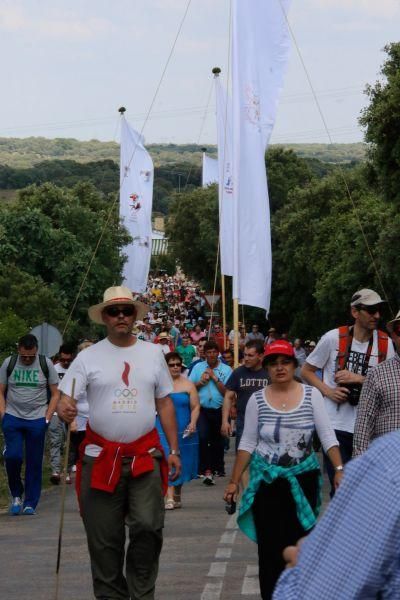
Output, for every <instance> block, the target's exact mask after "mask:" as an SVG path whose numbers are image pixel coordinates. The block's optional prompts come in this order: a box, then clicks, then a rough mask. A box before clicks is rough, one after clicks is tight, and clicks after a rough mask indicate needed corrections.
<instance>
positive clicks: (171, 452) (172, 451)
mask: <svg viewBox="0 0 400 600" xmlns="http://www.w3.org/2000/svg"><path fill="white" fill-rule="evenodd" d="M169 453H170V454H172V456H180V455H181V451H180V450H170V451H169Z"/></svg>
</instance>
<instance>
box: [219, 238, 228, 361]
mask: <svg viewBox="0 0 400 600" xmlns="http://www.w3.org/2000/svg"><path fill="white" fill-rule="evenodd" d="M220 249H221V244H220ZM221 296H222V327H223V330H224V350H226V348H227V343H226V296H225V275H224V274H223V273H222V271H221Z"/></svg>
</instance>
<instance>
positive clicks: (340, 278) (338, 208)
mask: <svg viewBox="0 0 400 600" xmlns="http://www.w3.org/2000/svg"><path fill="white" fill-rule="evenodd" d="M347 181H348V185H349V188H350V191H351V193H352V197H353V200H354V203H355V208H354V207H353V205H352V204H351V202H350V200H349V198H348V195H347V193H346V189H345V187H344V185H343V180H342V178H341V176H340V175H339V174H338V173H335V174H332V175H330V176H328V177H325V178H323V179H322V180H320V181H314V182H313V184H312V185H311V186H308V187H307V188H304V189H296V190H294V191H293V192H292V193H291V194H290V195H289V202H288V204H287V205H286V206H285V207H283V208H282V209H281V210H280V211H279V212H278V213H277V214H276V215H275V218H274V220H273V248H274V261H273V293H272V299H273V300H272V307H271V313H272V318H273V320H274V323H277V324H284V326H283V325H282V328H286V329H290V330H291V331H292V332H293V333H294V334H296V335H300V336H306V335H307V336H309V335H311V334H312V335H318V334H320V333H321V332H323V331H325V330H326V329H329V328H330V327H334V326H336V325H337V324H338V323H340V322H343V323H345V322H346V321H347V320H348V315H349V308H348V307H349V297H350V296H351V294H352V293H353V292H354V291H356V290H357V289H360V288H363V287H369V288H374V289H376V290H378V291H379V292H381V293H382V289H381V287H380V282H379V280H378V278H377V275H376V271H375V269H374V266H373V264H372V260H371V256H370V254H369V251H368V249H367V247H366V244H365V241H364V238H363V236H362V234H361V231H360V227H359V220H360V221H361V223H362V226H363V229H364V232H365V235H366V238H367V240H368V245H369V248H370V249H371V251H372V253H373V255H374V256H375V259H376V265H377V267H378V270H379V271H380V272H382V271H383V270H384V263H383V261H382V258H381V257H383V255H384V252H382V251H381V249H380V248H381V247H382V241H383V239H386V236H387V235H388V229H389V230H390V229H391V227H392V225H391V224H392V221H393V209H392V207H391V206H390V205H388V204H386V203H385V202H384V201H383V200H382V199H381V198H380V196H379V195H378V194H377V193H376V192H374V191H373V190H372V191H371V190H369V189H368V186H367V182H366V179H365V173H364V171H363V170H362V169H359V170H356V171H354V172H351V173H350V174H348V176H347ZM384 232H385V233H384ZM396 285H397V284H396ZM387 292H388V294H389V297H393V294H394V292H395V289H394V286H393V284H392V285H391V286H388V288H387Z"/></svg>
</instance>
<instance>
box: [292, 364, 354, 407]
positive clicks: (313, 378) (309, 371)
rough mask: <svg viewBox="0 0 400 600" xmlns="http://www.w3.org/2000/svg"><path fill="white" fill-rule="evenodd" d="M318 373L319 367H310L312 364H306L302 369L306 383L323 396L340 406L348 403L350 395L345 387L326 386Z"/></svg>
mask: <svg viewBox="0 0 400 600" xmlns="http://www.w3.org/2000/svg"><path fill="white" fill-rule="evenodd" d="M316 371H318V367H314V365H310V363H308V362H305V363H304V365H303V368H302V369H301V376H302V378H303V379H304V381H305V382H306V383H309V384H310V385H312V386H314V387H316V388H317V390H319V391H320V392H321V394H322V395H323V396H327V397H328V398H330V399H331V400H333V401H334V402H337V403H338V404H342V402H346V401H347V398H348V394H349V390H348V389H347V388H345V387H340V386H338V387H335V388H331V387H329V385H326V383H324V382H323V381H322V380H321V379H320V378H319V377H318V376H317V375H316Z"/></svg>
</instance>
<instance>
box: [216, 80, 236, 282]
mask: <svg viewBox="0 0 400 600" xmlns="http://www.w3.org/2000/svg"><path fill="white" fill-rule="evenodd" d="M215 97H216V104H217V139H218V165H219V188H218V196H219V221H220V222H219V232H220V233H219V235H220V253H221V273H222V274H223V275H233V179H232V176H233V173H232V100H231V98H230V96H229V95H228V94H227V93H226V91H225V90H224V88H223V86H222V84H221V81H220V78H219V76H217V77H215Z"/></svg>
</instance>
